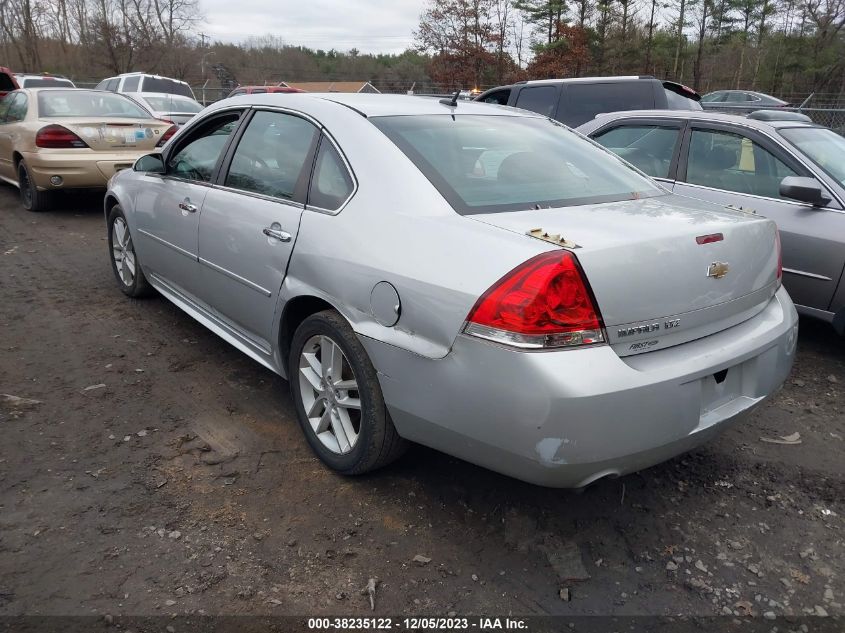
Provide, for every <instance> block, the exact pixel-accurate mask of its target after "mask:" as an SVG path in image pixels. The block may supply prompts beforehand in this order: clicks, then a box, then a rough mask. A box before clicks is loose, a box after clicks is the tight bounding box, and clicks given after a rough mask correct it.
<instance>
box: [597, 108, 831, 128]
mask: <svg viewBox="0 0 845 633" xmlns="http://www.w3.org/2000/svg"><path fill="white" fill-rule="evenodd" d="M761 109H762V108H761ZM628 117H636V118H646V117H648V118H650V119H651V118H655V119H656V118H662V119H687V120H688V119H697V120H699V121H714V122H723V123H741V124H742V125H745V126H748V127H753V128H757V129H760V130H766V129H771V128H775V129H777V128H785V127H824V126H821V125H818V124H816V123H812V122H809V123H808V122H806V121H787V120H784V121H761V120H758V119H749V118H748V117H744V116H738V115H736V114H730V113H727V112H708V111H707V110H628V111H624V112H605V113H602V114H597V115H596V118H595V119H593V120H594V121H596V122H598V121H613V120H616V119H621V118H628Z"/></svg>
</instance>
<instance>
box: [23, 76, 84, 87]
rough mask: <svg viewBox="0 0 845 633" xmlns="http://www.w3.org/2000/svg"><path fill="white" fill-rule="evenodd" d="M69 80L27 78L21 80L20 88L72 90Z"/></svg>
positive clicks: (71, 83)
mask: <svg viewBox="0 0 845 633" xmlns="http://www.w3.org/2000/svg"><path fill="white" fill-rule="evenodd" d="M73 87H74V85H73V82H72V81H71V80H70V79H55V78H53V77H28V78H26V79H24V80H23V84H22V85H21V88H73Z"/></svg>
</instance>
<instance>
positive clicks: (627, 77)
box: [514, 75, 675, 85]
mask: <svg viewBox="0 0 845 633" xmlns="http://www.w3.org/2000/svg"><path fill="white" fill-rule="evenodd" d="M641 79H643V80H645V79H657V78H656V77H654V76H652V75H618V76H615V77H565V78H563V79H532V80H531V81H518V82H516V84H514V85H524V84H528V85H534V84H564V83H565V84H575V83H609V82H614V81H632V80H637V81H639V80H641ZM672 83H675V82H672Z"/></svg>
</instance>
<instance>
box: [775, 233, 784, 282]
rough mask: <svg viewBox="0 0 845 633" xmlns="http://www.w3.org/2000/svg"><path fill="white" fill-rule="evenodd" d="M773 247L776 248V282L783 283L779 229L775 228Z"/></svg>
mask: <svg viewBox="0 0 845 633" xmlns="http://www.w3.org/2000/svg"><path fill="white" fill-rule="evenodd" d="M775 247H776V248H777V249H778V271H777V280H778V284H781V283H783V250H782V249H781V246H780V231H779V230H777V229H775Z"/></svg>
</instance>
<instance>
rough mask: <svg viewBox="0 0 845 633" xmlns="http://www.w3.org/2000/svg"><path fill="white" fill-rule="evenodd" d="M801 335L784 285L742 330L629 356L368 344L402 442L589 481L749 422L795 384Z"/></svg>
mask: <svg viewBox="0 0 845 633" xmlns="http://www.w3.org/2000/svg"><path fill="white" fill-rule="evenodd" d="M797 335H798V315H797V313H796V311H795V307H794V306H793V305H792V301H791V299H790V298H789V295H788V294H787V293H786V291H785V290H784V289H783V288H781V289H780V290H779V291H778V292H777V294H776V295H775V296H774V298H773V299H772V300H771V302H770V303H769V304H768V305H767V306H766V308H765V309H764V310H763V311H762V312H760V313H759V314H757V315H756V316H754V317H753V318H751V319H749V320H747V321H745V322H743V323H741V324H739V325H736V326H734V327H731V328H729V329H727V330H723V331H722V332H719V333H716V334H712V335H710V336H707V337H704V338H701V339H698V340H695V341H691V342H689V343H685V344H682V345H677V346H675V347H670V348H667V349H663V350H660V351H654V352H649V353H645V354H640V355H636V356H629V357H626V358H620V357H619V356H618V355H617V354H616V353H615V352H614V351H613V350H612V349H611V348H610V347H609V346H606V345H603V346H597V347H593V348H584V349H574V350H567V351H554V352H520V351H514V350H512V349H509V348H505V347H502V346H499V345H496V344H494V343H487V342H484V341H480V340H477V339H473V338H470V337H466V336H463V335H462V336H459V337H458V338H457V340H456V341H455V344H454V346H453V348H452V350H451V351H450V353H449V354H448V355H447V356H445V357H444V358H442V359H439V360H434V359H428V358H423V357H421V356H416V355H412V354H410V353H408V352H405V351H402V350H399V349H398V348H396V347H392V346H389V345H386V344H383V343H380V342H377V341H374V340H372V339H366V338H365V339H363V341H362V342H363V343H364V346H365V347H366V349H367V351H368V353H369V354H370V357H371V358H372V359H373V363H374V365H375V367H376V369H377V370H378V372H379V379H380V383H381V387H382V390H383V392H384V397H385V401H386V402H387V406H388V410H389V412H390V414H391V417H392V419H393V421H394V423H395V425H396V428H397V430H398V432H399V434H400V435H402V436H403V437H405V438H407V439H409V440H413V441H415V442H418V443H420V444H425V445H427V446H431V447H433V448H436V449H438V450H441V451H443V452H445V453H449V454H451V455H455V456H456V457H460V458H462V459H465V460H467V461H470V462H473V463H476V464H479V465H481V466H485V467H487V468H490V469H491V470H495V471H498V472H501V473H505V474H507V475H511V476H513V477H516V478H518V479H522V480H525V481H529V482H532V483H536V484H540V485H545V486H554V487H580V486H584V485H586V484H589V483H590V482H592V481H595V480H597V479H599V478H601V477H604V476H613V475H622V474H625V473H629V472H633V471H636V470H640V469H642V468H646V467H648V466H651V465H653V464H656V463H659V462H661V461H664V460H666V459H669V458H671V457H673V456H675V455H678V454H680V453H683V452H685V451H687V450H690V449H691V448H694V447H695V446H697V445H699V444H701V443H702V442H705V441H707V440H708V439H710V438H711V437H713V436H714V435H715V434H717V433H718V432H720V431H722V430H723V429H724V428H726V427H727V426H728V425H729V424H731V423H733V422H735V421H737V420H741V419H742V418H743V417H744V416H746V415H747V414H748V413H749V412H750V411H751V410H752V409H753V408H754V407H756V406H757V405H759V404H760V403H761V402H762V401H763V400H764V399H765V398H766V397H767V396H769V395H770V394H772V393H773V392H774V391H775V390H776V389H777V388H778V387H779V386H780V385H781V383H782V382H783V381H784V380H785V379H786V377H787V375H788V374H789V371H790V368H791V366H792V362H793V358H794V354H795V346H796V341H797ZM724 370H727V373H726V374H724V376H723V375H722V374H720V373H719V372H723V371H724ZM714 374H718V375H719V378H720V379H721V382H718V383H717V380H716V377H714Z"/></svg>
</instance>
